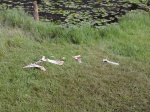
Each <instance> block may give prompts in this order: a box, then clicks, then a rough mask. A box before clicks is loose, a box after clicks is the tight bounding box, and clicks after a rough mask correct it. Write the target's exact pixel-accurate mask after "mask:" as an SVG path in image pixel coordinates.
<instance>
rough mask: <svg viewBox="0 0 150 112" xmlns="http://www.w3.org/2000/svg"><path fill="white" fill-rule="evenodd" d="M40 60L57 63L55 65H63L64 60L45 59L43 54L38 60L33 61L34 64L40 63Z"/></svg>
mask: <svg viewBox="0 0 150 112" xmlns="http://www.w3.org/2000/svg"><path fill="white" fill-rule="evenodd" d="M41 62H50V63H53V64H57V65H63V64H64V61H59V60H51V59H48V58H47V59H46V58H45V56H43V57H42V58H41V59H40V60H39V61H37V62H35V64H38V63H41Z"/></svg>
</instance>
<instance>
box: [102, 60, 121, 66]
mask: <svg viewBox="0 0 150 112" xmlns="http://www.w3.org/2000/svg"><path fill="white" fill-rule="evenodd" d="M103 62H107V63H110V64H113V65H119V63H116V62H112V61H109V60H107V59H103Z"/></svg>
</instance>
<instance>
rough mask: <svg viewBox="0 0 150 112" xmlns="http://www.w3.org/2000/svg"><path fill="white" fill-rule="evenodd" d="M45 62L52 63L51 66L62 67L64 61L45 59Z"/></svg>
mask: <svg viewBox="0 0 150 112" xmlns="http://www.w3.org/2000/svg"><path fill="white" fill-rule="evenodd" d="M46 61H47V62H50V63H53V64H57V65H63V64H64V61H59V60H51V59H47V60H46Z"/></svg>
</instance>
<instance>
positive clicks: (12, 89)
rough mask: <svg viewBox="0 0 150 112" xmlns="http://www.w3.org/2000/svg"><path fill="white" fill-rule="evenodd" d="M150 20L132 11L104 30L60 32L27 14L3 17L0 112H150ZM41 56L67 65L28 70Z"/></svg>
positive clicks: (83, 28)
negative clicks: (79, 57) (75, 56)
mask: <svg viewBox="0 0 150 112" xmlns="http://www.w3.org/2000/svg"><path fill="white" fill-rule="evenodd" d="M149 20H150V13H148V12H144V11H131V12H130V13H128V14H127V15H125V16H123V17H122V18H121V19H120V20H119V23H117V24H111V25H107V26H102V27H101V28H99V29H95V28H91V26H90V25H89V24H87V23H86V24H83V25H82V26H81V27H77V26H74V27H72V28H60V27H56V25H55V24H54V23H51V22H50V23H44V22H35V21H34V20H33V18H32V17H30V16H29V15H27V14H25V13H24V12H22V11H17V10H7V11H0V111H1V112H13V111H14V112H49V111H50V112H142V111H143V112H149V110H150V106H149V105H150V100H149V99H150V49H149V48H150V44H149V43H150V30H149V28H150V21H149ZM74 55H81V59H82V63H78V62H77V61H76V60H74V59H73V58H72V56H74ZM42 56H46V57H47V58H49V59H53V60H56V59H58V60H59V59H61V58H63V57H65V62H64V64H63V65H62V66H59V65H55V64H52V63H46V62H45V63H41V64H40V65H42V66H44V67H45V68H46V71H45V72H44V71H41V70H39V69H34V68H28V69H23V67H24V66H26V65H28V64H30V63H34V62H36V61H38V60H39V59H40V58H41V57H42ZM104 58H108V59H109V60H111V61H114V62H118V63H119V66H116V65H112V64H109V63H105V62H103V61H102V60H103V59H104Z"/></svg>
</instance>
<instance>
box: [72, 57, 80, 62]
mask: <svg viewBox="0 0 150 112" xmlns="http://www.w3.org/2000/svg"><path fill="white" fill-rule="evenodd" d="M72 58H73V59H75V60H77V61H78V62H79V63H82V61H81V55H77V56H72Z"/></svg>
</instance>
